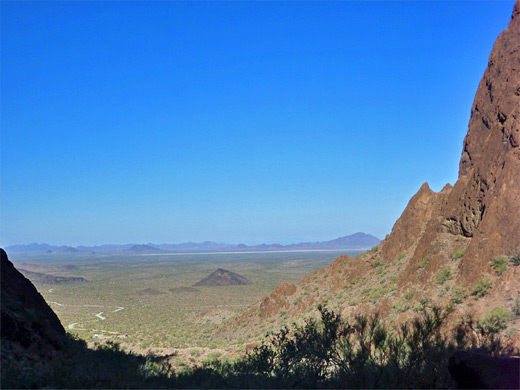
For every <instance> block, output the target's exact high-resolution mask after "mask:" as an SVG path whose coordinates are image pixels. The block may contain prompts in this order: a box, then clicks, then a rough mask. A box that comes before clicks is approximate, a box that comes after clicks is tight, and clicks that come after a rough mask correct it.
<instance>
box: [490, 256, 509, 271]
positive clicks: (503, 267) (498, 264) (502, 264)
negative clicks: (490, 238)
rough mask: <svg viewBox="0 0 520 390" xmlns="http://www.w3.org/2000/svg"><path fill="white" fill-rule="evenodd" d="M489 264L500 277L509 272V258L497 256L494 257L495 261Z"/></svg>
mask: <svg viewBox="0 0 520 390" xmlns="http://www.w3.org/2000/svg"><path fill="white" fill-rule="evenodd" d="M489 264H490V265H491V267H493V269H494V270H495V272H496V273H497V275H498V276H500V275H502V274H503V273H504V272H506V271H507V256H504V255H500V256H495V257H493V260H491V261H490V262H489Z"/></svg>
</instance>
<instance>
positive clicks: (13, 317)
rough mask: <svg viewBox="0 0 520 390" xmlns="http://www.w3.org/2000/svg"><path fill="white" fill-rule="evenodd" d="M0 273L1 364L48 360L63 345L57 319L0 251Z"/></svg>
mask: <svg viewBox="0 0 520 390" xmlns="http://www.w3.org/2000/svg"><path fill="white" fill-rule="evenodd" d="M0 257H1V270H2V276H1V280H2V287H1V288H2V299H1V307H2V322H1V338H2V365H4V364H6V363H7V362H8V360H10V359H15V360H18V359H20V358H24V357H27V356H30V357H31V358H32V359H36V358H37V357H39V356H41V357H52V356H54V355H56V353H57V351H59V350H60V349H62V348H63V347H64V346H65V330H64V329H63V326H62V325H61V323H60V320H59V319H58V317H57V316H56V314H55V313H54V312H53V311H52V309H51V308H50V307H49V306H48V305H47V303H46V302H45V300H44V299H43V297H42V296H41V295H40V294H39V293H38V291H37V290H36V288H35V287H34V286H33V284H32V283H31V282H30V281H29V280H28V279H26V278H25V277H24V276H23V275H22V274H21V273H20V272H18V271H17V270H16V269H15V268H14V266H13V263H11V262H10V261H9V260H8V258H7V254H6V253H5V251H4V250H3V249H0Z"/></svg>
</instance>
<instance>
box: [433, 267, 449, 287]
mask: <svg viewBox="0 0 520 390" xmlns="http://www.w3.org/2000/svg"><path fill="white" fill-rule="evenodd" d="M450 279H453V271H452V270H451V269H449V268H445V269H443V270H442V271H441V272H439V273H438V274H437V276H436V277H435V283H437V284H444V283H445V282H447V281H448V280H450Z"/></svg>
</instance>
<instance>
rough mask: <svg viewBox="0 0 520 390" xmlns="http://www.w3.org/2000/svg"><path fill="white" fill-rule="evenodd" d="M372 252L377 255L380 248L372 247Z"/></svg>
mask: <svg viewBox="0 0 520 390" xmlns="http://www.w3.org/2000/svg"><path fill="white" fill-rule="evenodd" d="M370 252H372V253H377V252H379V247H378V246H377V245H376V246H374V247H372V249H370Z"/></svg>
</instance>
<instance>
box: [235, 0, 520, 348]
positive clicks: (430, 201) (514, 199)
mask: <svg viewBox="0 0 520 390" xmlns="http://www.w3.org/2000/svg"><path fill="white" fill-rule="evenodd" d="M519 146H520V1H517V2H516V4H515V6H514V9H513V14H512V17H511V20H510V23H509V26H508V27H507V29H506V30H504V31H503V32H502V34H500V36H499V37H498V39H497V40H496V42H495V44H494V47H493V50H492V52H491V55H490V57H489V63H488V66H487V69H486V70H485V72H484V76H483V78H482V80H481V82H480V84H479V87H478V90H477V93H476V96H475V101H474V103H473V106H472V109H471V118H470V121H469V126H468V133H467V135H466V137H465V139H464V145H463V149H462V157H461V160H460V168H459V177H458V180H457V182H456V183H455V185H454V186H451V185H449V184H448V185H446V186H445V187H444V188H443V189H442V191H440V192H438V193H435V192H433V191H432V190H431V189H430V188H429V186H428V184H427V183H425V184H423V185H422V187H421V188H420V189H419V191H418V192H417V194H415V195H414V196H413V197H412V199H411V200H410V202H409V203H408V206H407V207H406V209H405V210H404V212H403V214H402V215H401V217H400V218H399V219H398V220H397V222H396V223H395V225H394V227H393V229H392V232H391V234H390V235H388V236H387V237H386V238H385V240H383V241H382V242H381V244H379V245H378V246H377V247H376V248H374V249H373V250H372V251H370V252H367V253H364V254H361V255H359V256H357V257H356V258H355V259H352V258H350V257H348V256H340V257H339V258H338V259H336V260H335V261H334V262H333V263H332V264H331V265H330V266H329V267H327V268H325V269H322V270H320V271H317V272H316V273H314V274H312V275H309V276H308V277H305V278H304V279H303V280H302V281H301V282H300V283H298V284H297V285H292V286H290V288H288V286H284V288H277V289H276V290H275V291H273V292H272V293H271V294H270V295H269V296H267V297H264V298H263V299H261V300H260V301H259V302H258V304H257V305H255V306H254V307H252V308H251V309H249V310H248V311H247V312H245V313H244V314H242V316H240V317H239V318H237V319H236V320H235V321H234V322H231V323H230V324H229V325H228V328H229V329H236V328H237V326H236V325H237V324H240V325H244V324H248V325H249V326H250V327H252V328H253V329H254V330H253V332H252V334H255V330H256V332H257V334H260V333H261V332H260V331H258V330H263V329H265V326H266V323H274V322H276V321H278V322H289V320H291V321H292V320H294V319H295V318H303V317H304V316H306V315H307V313H308V312H310V311H313V308H314V307H315V306H316V305H317V304H318V303H326V304H327V305H328V306H329V307H331V308H332V309H335V310H336V311H339V312H341V313H342V314H343V315H346V316H350V315H352V314H356V313H370V312H374V311H378V312H380V313H381V314H382V315H383V316H384V317H385V319H386V320H387V321H391V322H393V321H401V320H403V319H405V318H407V317H412V316H414V315H415V313H416V312H418V311H420V310H421V308H424V307H425V306H428V305H431V304H433V303H435V304H440V305H448V304H451V305H453V306H454V307H455V310H454V313H453V315H452V319H453V321H455V319H456V318H460V316H461V315H462V314H465V313H470V314H472V315H474V316H476V317H481V316H483V315H484V314H485V313H487V312H488V311H489V310H490V309H491V308H493V307H503V308H506V309H507V310H509V309H511V308H512V306H514V304H515V303H514V302H515V301H518V300H520V267H518V266H515V265H514V264H513V263H514V261H512V260H513V259H514V258H516V257H520V253H518V252H519V250H520V147H519ZM496 256H502V257H501V259H502V260H501V261H502V262H503V263H504V265H503V266H502V268H504V267H505V269H501V271H500V272H499V270H498V269H497V268H496V266H495V268H494V267H493V266H492V264H491V261H492V259H493V258H494V257H496ZM483 280H484V282H483ZM479 283H480V284H479ZM480 287H481V289H480V290H479V288H480ZM282 290H283V291H282ZM477 290H479V291H480V292H477ZM288 291H290V293H288ZM280 313H283V314H282V316H281V317H280ZM279 318H281V320H279ZM519 325H520V319H519V318H518V316H516V318H515V317H514V318H513V321H511V322H510V323H509V325H508V334H509V335H511V334H513V333H514V332H515V329H516V336H515V335H513V336H512V337H511V339H514V338H515V337H517V338H518V328H519Z"/></svg>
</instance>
